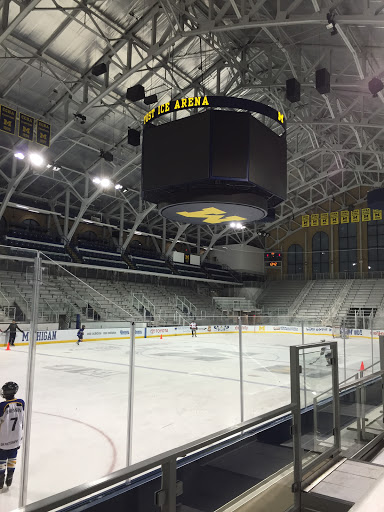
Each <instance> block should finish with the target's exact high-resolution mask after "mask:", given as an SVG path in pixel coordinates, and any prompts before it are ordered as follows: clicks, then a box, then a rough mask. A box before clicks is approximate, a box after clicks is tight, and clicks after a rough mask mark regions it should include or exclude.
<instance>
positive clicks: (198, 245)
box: [196, 225, 201, 256]
mask: <svg viewBox="0 0 384 512" xmlns="http://www.w3.org/2000/svg"><path fill="white" fill-rule="evenodd" d="M200 246H201V226H200V225H198V226H197V243H196V254H197V255H198V256H200V250H201V247H200Z"/></svg>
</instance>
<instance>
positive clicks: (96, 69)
mask: <svg viewBox="0 0 384 512" xmlns="http://www.w3.org/2000/svg"><path fill="white" fill-rule="evenodd" d="M91 72H92V75H94V76H100V75H103V74H104V73H106V72H107V65H106V64H104V62H102V63H101V64H96V66H93V68H92V71H91Z"/></svg>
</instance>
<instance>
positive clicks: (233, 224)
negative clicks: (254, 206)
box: [229, 222, 245, 229]
mask: <svg viewBox="0 0 384 512" xmlns="http://www.w3.org/2000/svg"><path fill="white" fill-rule="evenodd" d="M229 226H230V227H231V228H233V229H245V226H243V225H242V224H241V223H240V222H231V223H230V225H229Z"/></svg>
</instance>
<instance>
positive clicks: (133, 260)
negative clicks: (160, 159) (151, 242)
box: [2, 229, 239, 282]
mask: <svg viewBox="0 0 384 512" xmlns="http://www.w3.org/2000/svg"><path fill="white" fill-rule="evenodd" d="M2 243H3V244H4V245H7V246H8V247H10V248H11V253H12V254H17V255H18V256H21V257H26V258H28V257H29V258H30V257H31V252H30V251H28V249H34V250H40V251H42V252H43V253H45V254H46V255H47V256H48V257H49V258H51V259H52V260H55V261H64V262H65V261H67V262H70V261H73V262H75V263H84V264H85V265H89V266H101V267H109V268H119V269H131V270H138V271H144V272H156V273H160V274H174V275H180V276H187V277H194V278H202V279H212V280H220V281H227V282H238V281H239V279H238V278H237V276H236V275H235V274H234V273H233V272H231V271H230V270H229V269H225V268H223V267H221V266H220V265H216V264H213V263H206V264H205V265H204V266H203V267H200V266H195V265H188V264H184V263H174V262H173V263H172V262H170V261H166V260H165V259H163V258H162V257H161V256H160V255H159V254H158V253H156V252H154V251H150V250H145V249H142V248H140V249H131V250H130V252H128V253H126V254H125V255H122V254H121V253H120V252H119V250H118V248H117V247H114V246H111V245H109V244H108V243H105V242H104V241H99V240H94V241H89V240H82V239H79V240H78V241H77V244H76V245H71V246H70V247H65V246H64V244H63V243H62V242H61V241H60V240H58V239H57V238H55V237H53V236H52V235H49V234H45V233H41V232H36V233H34V232H29V231H19V230H15V229H13V230H10V231H9V232H8V233H7V234H6V235H5V236H4V237H3V240H2Z"/></svg>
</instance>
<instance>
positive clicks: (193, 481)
mask: <svg viewBox="0 0 384 512" xmlns="http://www.w3.org/2000/svg"><path fill="white" fill-rule="evenodd" d="M290 423H291V421H290V420H286V421H284V422H282V423H279V424H277V425H276V424H275V425H274V426H272V427H270V426H269V425H268V424H267V425H265V426H264V428H257V427H256V428H255V429H254V431H253V433H252V434H250V433H249V432H248V433H246V435H244V436H243V437H242V436H241V435H239V436H236V437H235V438H234V439H233V443H232V444H230V445H229V446H226V447H223V448H222V449H220V450H215V451H214V452H213V453H212V452H211V451H210V450H207V455H206V456H204V457H201V456H200V454H199V457H198V458H196V460H193V459H192V461H191V462H190V463H189V464H185V465H184V464H183V466H182V467H181V468H179V470H178V472H177V478H178V480H181V481H182V482H183V488H184V490H183V494H182V495H181V496H179V497H178V499H177V503H178V508H177V510H181V511H183V512H190V511H191V510H194V511H205V510H212V511H213V510H219V509H221V507H225V505H227V504H229V503H231V502H232V501H233V502H236V501H237V500H238V499H241V500H242V503H243V506H245V507H246V508H247V509H248V508H249V509H252V510H264V509H265V510H273V511H274V512H285V511H286V510H287V507H289V506H290V505H292V504H293V498H294V495H293V493H292V483H293V467H292V466H293V464H292V461H293V450H292V445H293V443H292V436H291V433H290V428H289V426H290ZM266 427H267V428H266ZM260 461H263V463H260ZM267 483H269V484H270V485H266V484H267ZM272 484H273V485H272ZM263 486H264V487H263Z"/></svg>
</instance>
